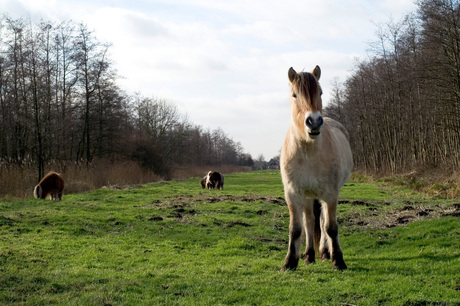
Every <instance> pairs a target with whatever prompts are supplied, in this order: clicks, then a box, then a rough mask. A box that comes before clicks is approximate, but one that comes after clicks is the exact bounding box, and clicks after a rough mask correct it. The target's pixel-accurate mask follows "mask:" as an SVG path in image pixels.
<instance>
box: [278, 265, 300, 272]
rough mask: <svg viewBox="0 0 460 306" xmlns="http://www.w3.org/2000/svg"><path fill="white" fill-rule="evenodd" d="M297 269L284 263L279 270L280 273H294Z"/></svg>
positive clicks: (295, 266)
mask: <svg viewBox="0 0 460 306" xmlns="http://www.w3.org/2000/svg"><path fill="white" fill-rule="evenodd" d="M296 269H297V264H296V265H293V264H289V263H285V264H284V266H283V267H282V268H281V271H295V270H296Z"/></svg>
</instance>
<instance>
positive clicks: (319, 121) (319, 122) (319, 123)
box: [318, 117, 324, 127]
mask: <svg viewBox="0 0 460 306" xmlns="http://www.w3.org/2000/svg"><path fill="white" fill-rule="evenodd" d="M323 123H324V120H323V117H319V120H318V127H321V126H323Z"/></svg>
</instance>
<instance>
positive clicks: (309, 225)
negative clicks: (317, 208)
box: [304, 199, 316, 264]
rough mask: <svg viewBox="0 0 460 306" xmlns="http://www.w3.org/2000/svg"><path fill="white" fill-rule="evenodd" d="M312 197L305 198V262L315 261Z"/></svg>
mask: <svg viewBox="0 0 460 306" xmlns="http://www.w3.org/2000/svg"><path fill="white" fill-rule="evenodd" d="M313 210H314V207H313V199H307V202H306V205H305V209H304V229H305V242H306V246H305V264H310V263H314V262H315V257H316V254H315V222H316V220H315V214H314V212H313Z"/></svg>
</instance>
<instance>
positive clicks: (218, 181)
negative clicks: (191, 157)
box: [206, 171, 224, 189]
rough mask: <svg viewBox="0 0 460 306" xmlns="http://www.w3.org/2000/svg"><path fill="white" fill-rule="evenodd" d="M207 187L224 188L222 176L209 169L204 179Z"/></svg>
mask: <svg viewBox="0 0 460 306" xmlns="http://www.w3.org/2000/svg"><path fill="white" fill-rule="evenodd" d="M206 187H208V189H224V176H223V175H222V174H220V173H219V172H213V171H209V172H208V175H207V179H206Z"/></svg>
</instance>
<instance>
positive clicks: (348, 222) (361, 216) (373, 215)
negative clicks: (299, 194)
mask: <svg viewBox="0 0 460 306" xmlns="http://www.w3.org/2000/svg"><path fill="white" fill-rule="evenodd" d="M341 203H348V204H351V205H361V206H366V207H368V210H367V211H366V212H364V213H355V214H351V215H347V216H343V217H340V218H338V221H339V223H340V224H343V225H345V226H350V227H356V226H358V227H361V228H363V229H365V228H375V229H385V228H392V227H396V226H401V225H405V224H408V223H411V222H414V221H419V220H427V219H434V218H440V217H459V216H460V203H459V204H453V205H450V206H442V205H438V204H436V205H431V206H428V205H422V204H420V203H412V202H409V201H407V202H406V203H405V205H404V206H403V207H401V208H398V209H395V210H391V211H384V212H378V211H377V208H378V206H379V205H382V204H387V205H390V204H389V203H369V202H363V201H353V202H349V201H342V202H341Z"/></svg>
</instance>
